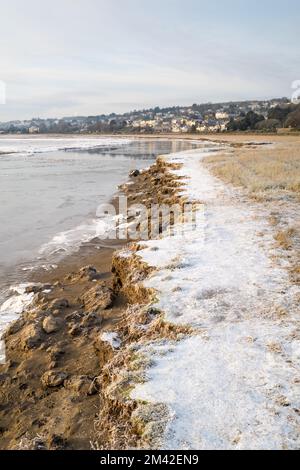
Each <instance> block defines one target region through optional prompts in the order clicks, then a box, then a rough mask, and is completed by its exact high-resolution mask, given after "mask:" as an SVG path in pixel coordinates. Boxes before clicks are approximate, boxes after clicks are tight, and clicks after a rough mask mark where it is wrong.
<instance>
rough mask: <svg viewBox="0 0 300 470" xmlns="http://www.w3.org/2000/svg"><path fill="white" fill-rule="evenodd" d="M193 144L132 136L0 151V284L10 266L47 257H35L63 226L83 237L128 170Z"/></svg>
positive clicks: (11, 272) (10, 275)
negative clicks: (97, 144)
mask: <svg viewBox="0 0 300 470" xmlns="http://www.w3.org/2000/svg"><path fill="white" fill-rule="evenodd" d="M195 147H196V144H192V143H189V142H184V141H179V140H174V141H171V140H136V141H132V142H130V143H128V144H126V145H123V146H119V147H118V146H116V145H114V143H112V145H111V146H109V147H102V148H94V149H92V150H87V149H84V150H76V151H74V150H68V151H53V152H49V153H36V154H31V155H30V154H28V155H24V154H13V155H1V157H0V188H1V192H0V276H2V279H1V277H0V288H1V284H2V287H3V283H4V281H5V282H6V284H7V283H10V284H11V283H12V282H14V281H15V279H14V276H15V269H14V267H16V266H19V267H20V266H21V269H24V270H28V269H30V267H31V266H34V265H35V264H36V263H37V262H38V263H41V264H42V263H45V262H46V261H45V259H41V260H38V257H39V256H40V249H41V247H42V246H45V245H47V243H52V242H53V240H54V241H55V239H56V238H57V240H58V241H59V240H60V237H62V236H64V233H65V232H66V231H67V232H68V233H69V231H70V230H71V232H70V233H71V234H72V236H71V238H70V243H77V244H78V242H80V241H84V240H85V239H86V237H87V236H88V234H87V233H86V232H85V230H90V229H91V221H92V219H93V217H94V215H95V211H96V208H97V206H98V205H99V204H101V203H103V202H106V201H108V200H109V199H110V197H111V196H112V195H113V194H114V193H115V192H116V190H117V186H118V185H119V184H121V183H122V182H125V181H126V179H127V177H128V174H129V172H130V171H131V170H133V169H136V168H138V169H141V168H144V167H147V166H149V165H150V164H151V163H152V162H153V161H154V159H155V158H156V156H157V155H161V154H167V153H173V152H179V151H183V150H187V149H192V148H195ZM73 229H74V230H73ZM46 252H47V251H45V253H46ZM51 262H53V260H52V261H51Z"/></svg>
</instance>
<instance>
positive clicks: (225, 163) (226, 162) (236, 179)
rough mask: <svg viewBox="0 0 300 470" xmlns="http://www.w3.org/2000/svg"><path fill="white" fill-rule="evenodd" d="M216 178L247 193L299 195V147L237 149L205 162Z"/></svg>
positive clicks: (290, 145) (279, 146) (295, 145)
mask: <svg viewBox="0 0 300 470" xmlns="http://www.w3.org/2000/svg"><path fill="white" fill-rule="evenodd" d="M205 162H206V164H207V165H208V167H209V169H210V170H211V171H212V172H213V173H214V174H215V175H216V176H217V177H219V178H221V179H222V180H224V181H225V182H227V183H231V184H233V185H234V186H240V187H244V188H246V189H247V190H248V191H249V192H250V193H274V192H279V193H280V192H289V193H291V195H300V146H299V145H297V144H294V143H291V144H288V145H286V146H283V145H278V146H276V147H275V146H274V147H269V146H267V147H259V148H255V147H254V148H247V147H243V148H240V149H236V150H235V151H234V152H232V153H230V154H226V155H221V156H213V157H209V158H207V159H206V160H205Z"/></svg>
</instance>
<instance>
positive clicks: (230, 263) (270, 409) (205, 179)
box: [131, 147, 300, 449]
mask: <svg viewBox="0 0 300 470" xmlns="http://www.w3.org/2000/svg"><path fill="white" fill-rule="evenodd" d="M209 150H210V151H211V150H214V151H217V149H216V148H215V147H214V148H213V149H207V148H204V149H203V150H202V151H199V150H196V151H191V152H185V153H178V154H174V155H171V156H168V157H165V158H166V159H167V161H170V162H173V163H181V164H182V167H181V169H180V170H174V171H175V173H176V174H178V175H179V176H185V177H187V180H186V187H185V193H186V194H187V195H188V196H189V199H190V200H191V201H192V200H193V201H194V200H196V201H200V202H202V203H203V207H202V209H201V214H200V213H199V214H198V215H199V221H200V222H199V221H198V223H197V229H196V230H190V229H189V228H187V229H186V230H185V233H184V238H182V237H179V236H178V237H170V238H162V239H160V240H153V241H150V242H148V243H147V244H146V248H145V249H143V250H142V251H141V252H139V254H140V256H141V257H142V258H143V260H144V261H146V262H147V263H148V264H149V265H150V266H153V267H156V268H157V270H156V271H154V274H153V275H152V276H151V277H150V279H148V281H147V283H146V286H148V287H151V288H154V289H156V291H157V293H158V307H159V308H161V309H162V310H163V311H164V312H165V314H166V319H167V320H168V321H170V322H174V323H176V324H188V325H192V326H193V327H194V328H195V329H196V334H195V336H192V337H188V338H186V339H185V340H183V341H181V342H177V343H172V342H169V343H168V342H167V343H166V342H164V343H153V344H150V345H147V346H145V347H144V348H142V353H144V354H146V355H148V356H150V357H151V360H152V361H151V362H153V366H152V367H151V368H150V369H149V370H148V371H147V376H148V381H146V382H145V383H143V384H140V385H138V386H137V387H136V388H135V389H134V391H133V392H132V395H131V396H132V397H133V398H135V399H140V400H145V401H148V402H150V403H164V404H166V405H167V406H168V408H169V413H170V416H171V417H172V418H171V420H170V421H169V423H168V426H167V430H166V432H165V435H164V436H163V438H162V443H161V447H162V448H165V449H285V448H288V449H295V448H299V446H300V416H299V414H300V365H299V359H300V328H299V310H297V299H298V302H299V296H300V292H299V287H298V286H296V285H295V284H294V285H292V284H291V283H290V280H289V277H288V272H287V270H286V269H284V268H283V267H282V266H281V265H280V261H279V257H278V261H277V257H276V247H275V244H274V238H273V235H274V234H273V232H272V228H271V227H270V226H269V224H268V222H267V218H268V215H269V214H268V211H267V209H265V211H264V210H261V207H260V209H259V211H258V210H257V206H255V204H254V203H250V202H248V201H247V199H246V198H245V197H244V196H243V194H242V193H239V192H238V191H236V190H233V189H230V188H229V187H227V186H225V185H223V184H222V183H221V182H220V181H219V180H217V179H216V178H215V177H213V176H212V175H211V174H210V173H209V172H208V170H206V169H205V168H204V165H203V164H202V162H201V160H202V159H203V158H204V157H205V156H206V155H207V152H208V151H209ZM222 151H223V152H224V151H226V149H225V150H224V148H223V149H222ZM298 307H299V305H298Z"/></svg>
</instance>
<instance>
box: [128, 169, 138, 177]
mask: <svg viewBox="0 0 300 470" xmlns="http://www.w3.org/2000/svg"><path fill="white" fill-rule="evenodd" d="M140 174H141V172H140V170H133V171H131V172H130V173H129V176H130V177H131V178H137V177H138V176H140Z"/></svg>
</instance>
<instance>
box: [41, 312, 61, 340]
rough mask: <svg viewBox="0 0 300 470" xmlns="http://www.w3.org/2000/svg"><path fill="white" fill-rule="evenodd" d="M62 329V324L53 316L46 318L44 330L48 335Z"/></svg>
mask: <svg viewBox="0 0 300 470" xmlns="http://www.w3.org/2000/svg"><path fill="white" fill-rule="evenodd" d="M60 328H61V322H60V321H58V320H57V319H56V318H54V317H52V316H49V317H46V318H45V319H44V321H43V330H44V331H45V333H47V334H48V335H50V334H52V333H56V332H57V331H58V330H59V329H60Z"/></svg>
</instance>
